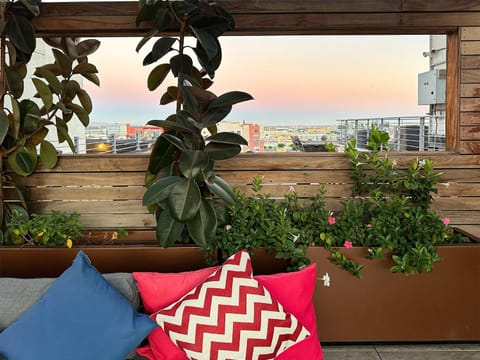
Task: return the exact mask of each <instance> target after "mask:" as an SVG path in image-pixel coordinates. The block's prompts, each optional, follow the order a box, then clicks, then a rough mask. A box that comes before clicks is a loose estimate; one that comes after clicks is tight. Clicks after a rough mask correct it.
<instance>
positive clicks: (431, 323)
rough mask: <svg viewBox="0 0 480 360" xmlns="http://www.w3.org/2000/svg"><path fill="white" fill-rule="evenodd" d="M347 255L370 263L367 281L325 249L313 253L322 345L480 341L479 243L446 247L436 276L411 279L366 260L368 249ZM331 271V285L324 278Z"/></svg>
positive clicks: (384, 264)
mask: <svg viewBox="0 0 480 360" xmlns="http://www.w3.org/2000/svg"><path fill="white" fill-rule="evenodd" d="M344 251H345V254H347V255H348V256H349V257H351V258H352V259H354V260H355V261H357V262H359V263H361V264H364V265H365V268H364V269H363V272H362V274H363V279H357V278H355V277H353V276H352V275H350V274H349V273H347V272H346V271H344V270H342V269H340V268H338V267H337V266H335V265H332V264H331V263H330V262H329V261H328V252H327V251H325V250H324V249H323V248H315V247H312V248H309V249H308V256H309V257H310V259H311V260H312V262H316V263H317V266H318V269H317V271H318V277H317V284H316V292H315V297H314V303H315V308H316V313H317V323H318V334H319V338H320V341H324V342H392V341H406V342H416V341H423V342H425V341H480V244H469V245H461V246H457V245H452V246H442V247H440V248H439V253H440V256H441V257H442V259H443V261H442V262H441V263H438V264H436V265H434V269H433V271H432V272H431V273H427V274H421V275H411V276H407V275H403V274H392V273H390V271H389V268H390V267H391V266H392V264H391V263H390V262H388V261H370V260H367V259H365V256H366V255H367V249H366V248H353V249H345V250H344ZM326 272H328V273H329V275H330V277H331V284H330V287H325V286H324V285H323V281H322V280H321V277H322V276H323V275H324V274H325V273H326Z"/></svg>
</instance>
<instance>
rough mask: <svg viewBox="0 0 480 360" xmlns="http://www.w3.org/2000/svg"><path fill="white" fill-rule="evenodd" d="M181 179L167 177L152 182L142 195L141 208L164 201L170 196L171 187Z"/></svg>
mask: <svg viewBox="0 0 480 360" xmlns="http://www.w3.org/2000/svg"><path fill="white" fill-rule="evenodd" d="M181 179H182V178H181V177H179V176H167V177H164V178H160V179H157V180H156V181H154V182H153V183H152V185H150V186H149V187H148V189H147V191H145V193H144V194H143V200H142V204H143V206H150V205H154V204H156V203H158V202H160V201H163V200H166V199H167V198H168V196H169V195H170V190H171V189H172V186H173V185H175V184H176V183H177V182H179V181H180V180H181Z"/></svg>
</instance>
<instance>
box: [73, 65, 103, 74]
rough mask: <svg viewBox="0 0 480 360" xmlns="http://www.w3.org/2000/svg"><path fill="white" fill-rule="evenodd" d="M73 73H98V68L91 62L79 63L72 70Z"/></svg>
mask: <svg viewBox="0 0 480 360" xmlns="http://www.w3.org/2000/svg"><path fill="white" fill-rule="evenodd" d="M72 73H73V74H96V73H98V69H97V67H96V66H95V65H93V64H90V63H80V64H77V66H75V67H74V68H73V70H72Z"/></svg>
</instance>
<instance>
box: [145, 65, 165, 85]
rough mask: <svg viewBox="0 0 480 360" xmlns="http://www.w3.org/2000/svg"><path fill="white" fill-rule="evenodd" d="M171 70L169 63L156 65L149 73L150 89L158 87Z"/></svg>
mask: <svg viewBox="0 0 480 360" xmlns="http://www.w3.org/2000/svg"><path fill="white" fill-rule="evenodd" d="M169 72H170V65H169V64H160V65H158V66H156V67H155V68H154V69H153V70H152V71H151V72H150V74H149V75H148V80H147V86H148V90H150V91H153V90H155V89H156V88H158V87H159V86H160V85H161V84H162V82H163V80H165V78H166V77H167V75H168V73H169Z"/></svg>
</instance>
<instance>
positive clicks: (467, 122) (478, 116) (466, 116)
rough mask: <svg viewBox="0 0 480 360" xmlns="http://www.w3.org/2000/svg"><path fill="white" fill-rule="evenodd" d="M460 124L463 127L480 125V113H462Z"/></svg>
mask: <svg viewBox="0 0 480 360" xmlns="http://www.w3.org/2000/svg"><path fill="white" fill-rule="evenodd" d="M460 123H461V125H462V126H472V125H480V112H462V113H461V114H460Z"/></svg>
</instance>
